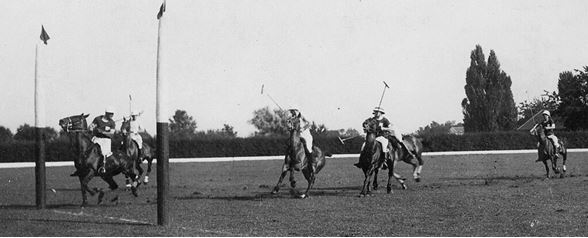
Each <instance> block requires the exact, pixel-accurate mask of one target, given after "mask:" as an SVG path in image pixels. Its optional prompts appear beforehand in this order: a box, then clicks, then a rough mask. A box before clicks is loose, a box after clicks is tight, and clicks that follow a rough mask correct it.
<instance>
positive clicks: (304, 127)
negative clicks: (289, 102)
mask: <svg viewBox="0 0 588 238" xmlns="http://www.w3.org/2000/svg"><path fill="white" fill-rule="evenodd" d="M288 111H290V119H288V120H289V123H290V125H293V124H294V122H296V123H299V124H300V128H299V129H298V130H299V132H300V137H301V138H302V139H303V140H304V141H303V143H304V145H305V147H306V151H305V152H306V157H308V158H311V156H312V140H313V138H312V135H311V134H310V123H309V122H308V120H306V118H304V117H303V116H302V113H300V110H299V109H298V107H296V106H293V107H291V108H290V109H288Z"/></svg>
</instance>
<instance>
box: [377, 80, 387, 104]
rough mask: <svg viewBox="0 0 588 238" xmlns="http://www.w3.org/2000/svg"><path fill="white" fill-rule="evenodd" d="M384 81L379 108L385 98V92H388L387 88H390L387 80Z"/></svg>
mask: <svg viewBox="0 0 588 238" xmlns="http://www.w3.org/2000/svg"><path fill="white" fill-rule="evenodd" d="M382 82H383V83H384V91H383V92H382V97H381V98H380V103H378V108H379V107H381V106H382V100H384V94H385V93H386V88H390V86H388V84H387V83H386V81H382Z"/></svg>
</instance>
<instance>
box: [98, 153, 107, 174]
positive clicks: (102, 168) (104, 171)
mask: <svg viewBox="0 0 588 238" xmlns="http://www.w3.org/2000/svg"><path fill="white" fill-rule="evenodd" d="M100 164H101V165H100V168H99V169H98V173H99V174H105V173H106V168H105V167H106V156H103V157H102V163H100Z"/></svg>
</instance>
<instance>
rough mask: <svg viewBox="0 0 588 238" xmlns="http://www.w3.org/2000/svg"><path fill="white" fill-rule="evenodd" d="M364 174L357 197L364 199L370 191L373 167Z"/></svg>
mask: <svg viewBox="0 0 588 238" xmlns="http://www.w3.org/2000/svg"><path fill="white" fill-rule="evenodd" d="M364 174H365V179H364V180H363V188H362V189H361V192H360V193H359V197H365V196H366V195H369V194H370V193H371V191H370V183H371V182H372V181H371V178H372V175H373V174H374V166H370V168H369V169H367V171H365V172H364Z"/></svg>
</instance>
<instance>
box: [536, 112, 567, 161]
mask: <svg viewBox="0 0 588 238" xmlns="http://www.w3.org/2000/svg"><path fill="white" fill-rule="evenodd" d="M541 114H542V115H543V121H542V122H540V123H539V124H537V125H535V127H537V126H541V127H543V129H544V130H545V136H547V138H548V139H549V140H551V142H553V145H554V146H555V151H556V153H555V155H556V156H557V154H558V153H557V151H559V150H560V145H559V139H558V138H557V136H555V133H554V132H553V130H554V129H555V123H554V122H553V119H551V113H550V112H549V111H548V110H544V111H543V113H541ZM535 127H533V129H531V133H533V131H534V130H535ZM537 161H540V160H539V159H537V160H536V161H535V162H537Z"/></svg>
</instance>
